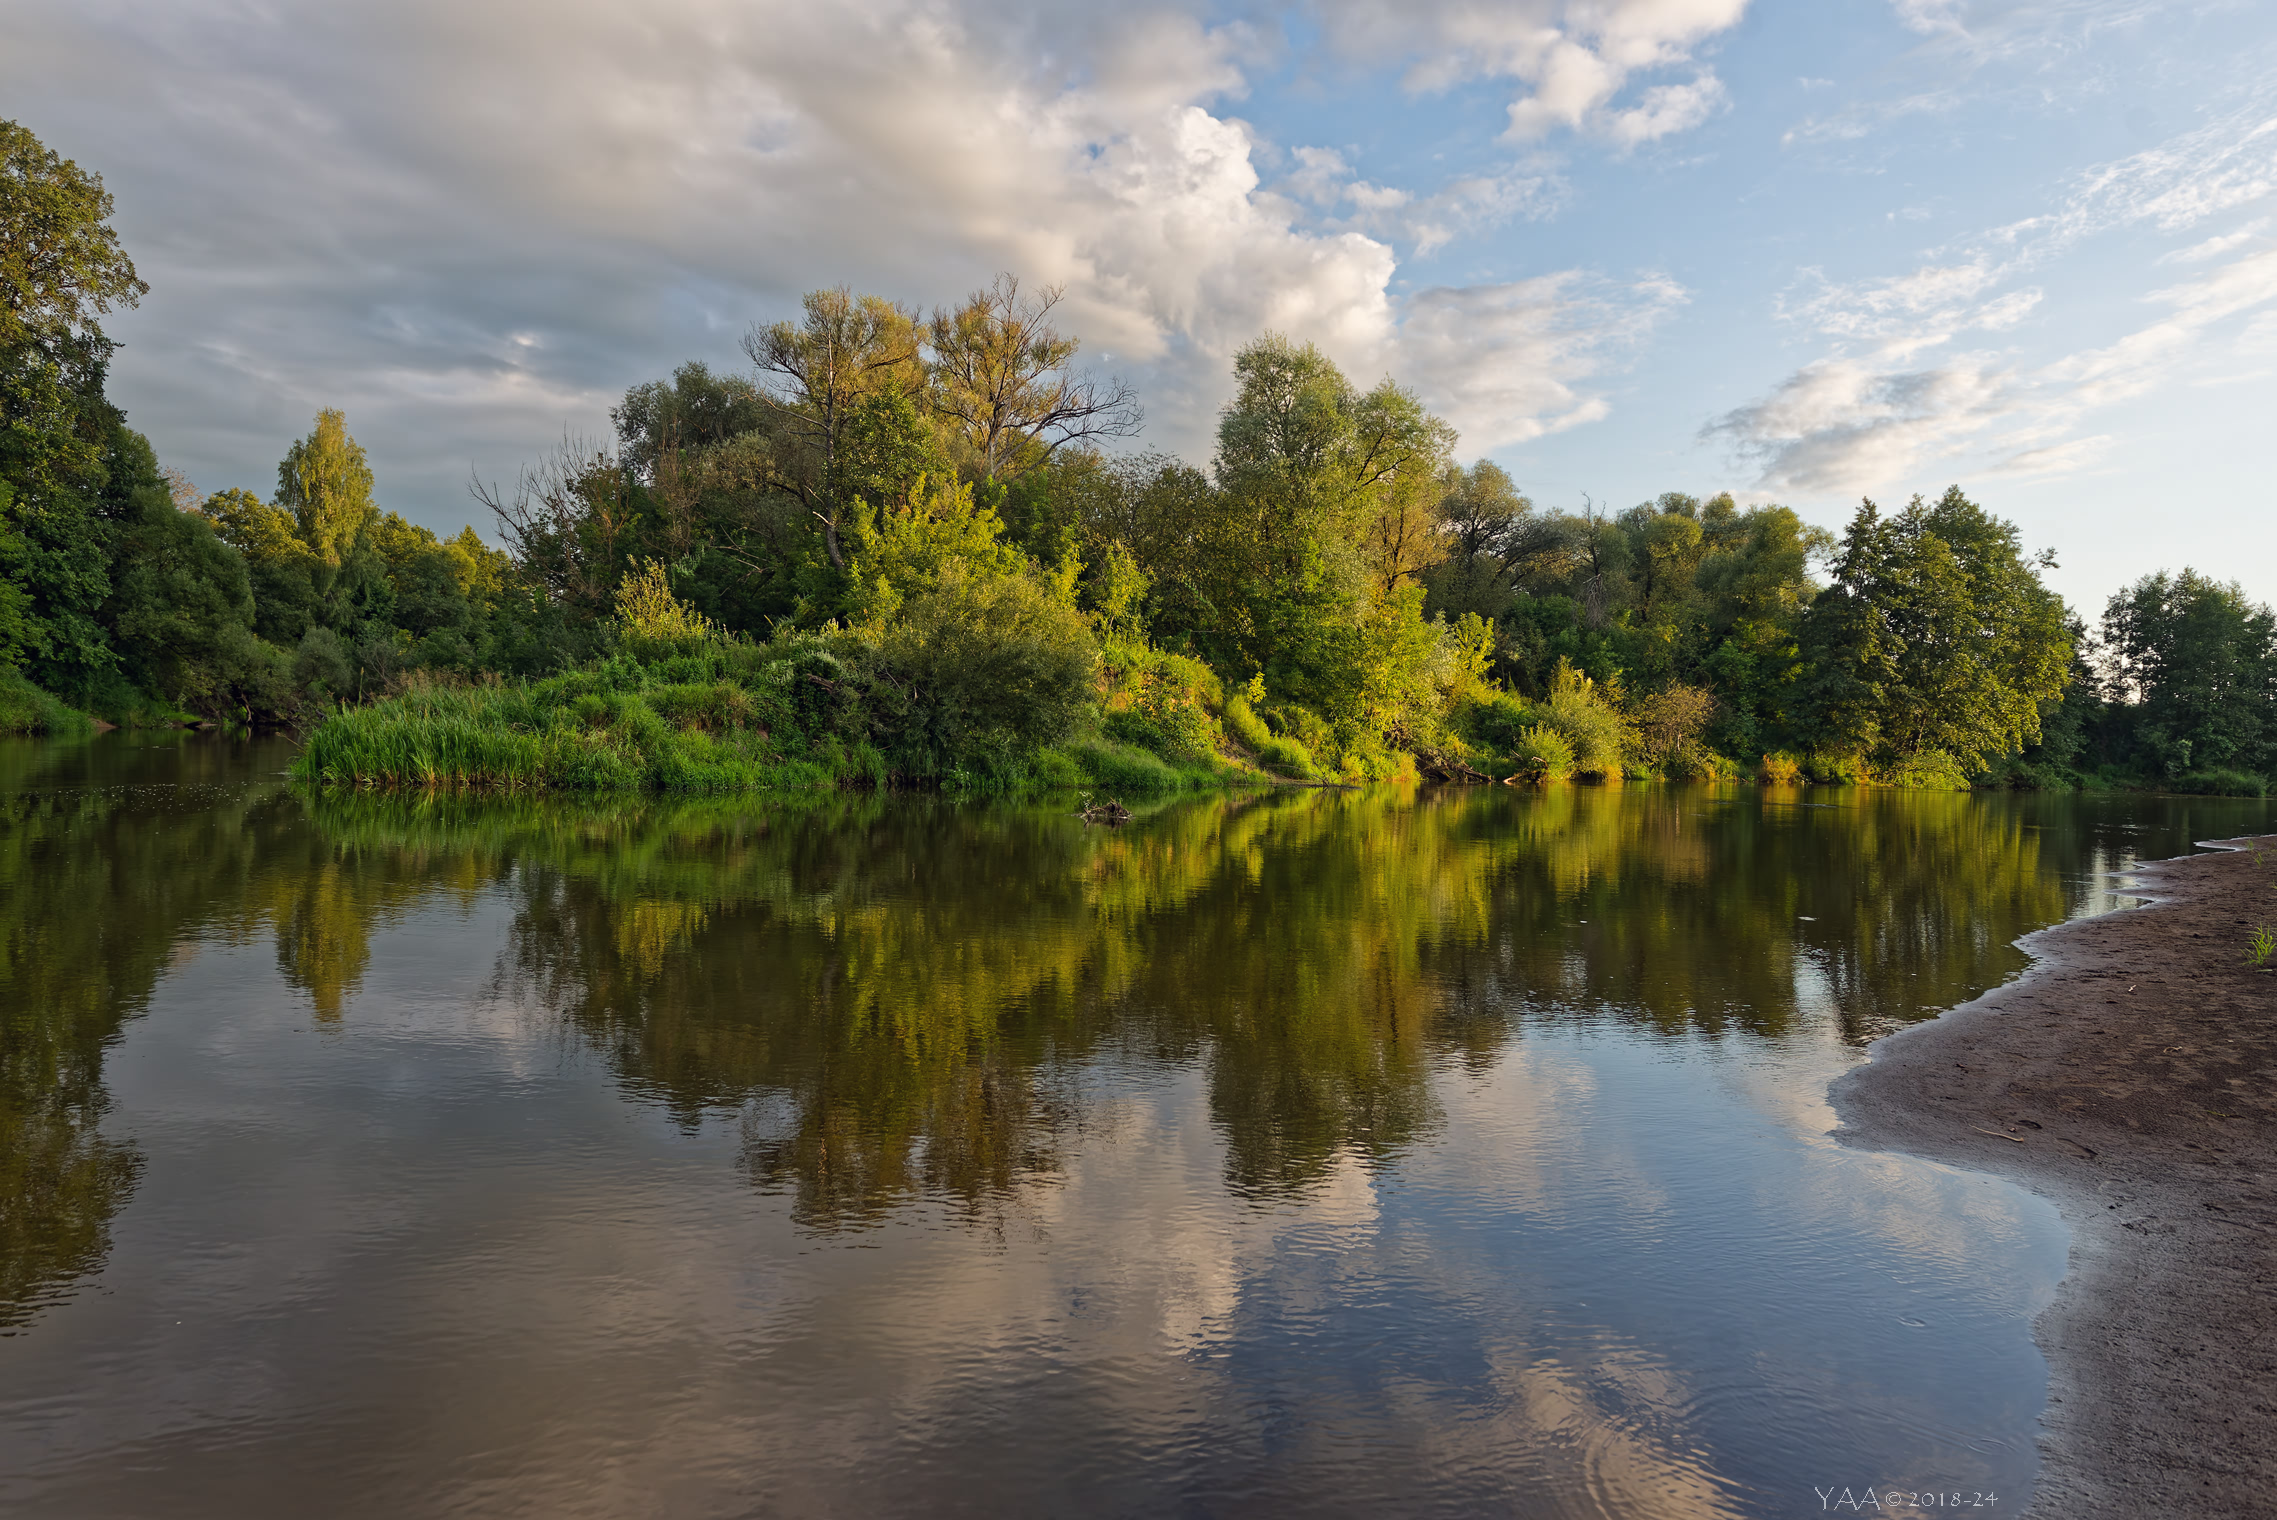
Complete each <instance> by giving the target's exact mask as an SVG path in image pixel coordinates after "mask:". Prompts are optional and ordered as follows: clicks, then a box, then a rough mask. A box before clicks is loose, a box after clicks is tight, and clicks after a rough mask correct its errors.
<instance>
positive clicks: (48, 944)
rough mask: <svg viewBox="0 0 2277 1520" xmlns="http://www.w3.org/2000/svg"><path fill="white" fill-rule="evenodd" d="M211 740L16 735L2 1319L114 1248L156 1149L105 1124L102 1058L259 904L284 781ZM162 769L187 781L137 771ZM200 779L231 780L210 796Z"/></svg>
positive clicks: (2, 889) (57, 1292)
mask: <svg viewBox="0 0 2277 1520" xmlns="http://www.w3.org/2000/svg"><path fill="white" fill-rule="evenodd" d="M216 759H217V757H215V756H214V755H213V754H211V753H210V752H209V751H207V750H202V749H192V750H186V751H180V752H177V751H174V750H170V749H169V750H157V751H139V752H138V751H129V750H124V749H123V747H122V748H121V749H119V750H117V751H115V752H114V751H103V750H99V749H94V748H92V747H88V746H57V745H36V744H27V743H22V742H17V743H13V744H7V745H0V1327H9V1326H15V1325H19V1324H22V1323H24V1322H25V1321H28V1320H29V1319H31V1318H32V1317H33V1316H34V1315H35V1314H37V1313H38V1311H39V1310H40V1309H41V1308H42V1307H43V1306H45V1305H47V1304H50V1303H53V1302H55V1301H57V1300H58V1299H59V1298H61V1297H62V1296H64V1294H65V1293H66V1292H67V1290H68V1288H69V1286H70V1284H71V1283H72V1282H73V1281H74V1280H76V1279H77V1278H78V1277H80V1276H81V1275H82V1274H84V1273H86V1272H88V1271H91V1270H93V1269H94V1268H96V1267H98V1266H100V1265H101V1264H102V1261H103V1259H104V1257H105V1255H106V1254H107V1253H108V1252H109V1249H110V1222H111V1219H112V1217H113V1216H114V1215H115V1214H116V1213H117V1211H118V1209H119V1207H120V1206H121V1205H122V1204H123V1203H124V1202H125V1201H126V1199H127V1196H128V1195H129V1194H130V1193H131V1192H132V1190H133V1187H134V1182H135V1178H136V1177H137V1175H139V1173H140V1172H141V1169H142V1158H141V1156H140V1155H139V1154H138V1153H137V1152H136V1151H135V1149H134V1148H133V1147H132V1146H131V1145H128V1144H125V1143H122V1142H120V1141H118V1140H114V1139H111V1138H110V1137H107V1136H105V1135H104V1134H102V1133H101V1130H100V1124H101V1121H102V1118H103V1115H104V1113H105V1112H106V1111H107V1110H108V1109H109V1107H110V1099H109V1096H108V1094H107V1093H106V1092H105V1090H104V1086H103V1057H104V1053H105V1052H106V1051H107V1050H108V1049H109V1048H110V1046H111V1044H112V1043H113V1042H114V1041H116V1040H117V1038H118V1035H119V1030H120V1028H121V1026H122V1025H123V1024H124V1023H125V1022H126V1021H127V1020H128V1019H129V1018H131V1017H133V1016H134V1015H135V1014H137V1013H139V1012H141V1011H142V1009H143V1007H144V1006H145V1005H146V1004H147V1002H148V1000H149V996H150V990H151V988H152V986H153V985H154V984H155V983H156V982H157V980H158V977H159V975H160V974H161V973H162V972H164V971H165V970H166V969H167V967H168V965H169V964H170V963H172V962H173V961H174V960H175V959H176V958H177V957H178V956H180V955H181V954H183V951H184V946H185V943H186V941H187V940H188V939H189V937H190V936H192V935H194V934H195V933H196V932H198V930H199V929H200V928H201V927H204V926H205V925H208V924H210V923H212V922H213V921H214V920H215V919H216V918H217V917H226V916H227V915H229V914H230V913H232V912H233V911H234V905H235V904H236V903H238V902H240V901H241V900H242V899H243V896H244V893H245V888H246V884H247V882H248V881H249V880H250V879H251V877H252V876H253V875H254V874H255V870H254V864H253V863H254V861H255V860H256V859H257V858H258V857H259V856H260V855H261V854H262V853H263V852H264V846H265V843H266V842H267V841H269V840H271V839H272V838H273V837H274V836H275V834H276V833H277V832H278V830H279V829H280V828H285V829H290V828H295V827H298V828H301V829H302V832H303V833H305V826H304V825H302V824H301V821H300V812H299V809H298V808H297V807H291V806H289V805H288V806H287V807H286V808H285V809H283V810H280V809H279V808H278V807H277V806H276V802H277V797H276V789H275V787H273V786H271V787H266V788H263V787H259V786H254V787H247V786H245V785H243V784H242V782H243V780H244V777H243V775H242V767H241V766H236V767H233V766H231V765H229V764H228V763H227V762H226V761H222V762H221V763H219V764H218V765H217V764H216V763H215V762H216ZM152 769H155V770H156V771H157V772H158V773H160V774H163V775H164V776H165V777H166V779H167V780H169V781H171V780H173V779H174V778H175V777H176V776H181V777H182V778H183V779H184V781H185V782H186V783H188V786H186V787H185V788H184V792H188V795H187V796H185V795H184V792H178V791H176V790H174V789H173V788H172V787H167V788H166V789H164V790H153V789H150V788H147V787H143V786H139V785H137V784H136V783H137V782H138V781H139V780H141V779H143V777H144V774H145V772H146V771H149V770H152ZM201 780H211V781H215V782H221V783H226V784H227V789H226V790H223V791H216V792H214V793H211V794H205V795H200V794H198V793H197V792H194V791H189V787H194V786H195V784H196V783H198V782H199V781H201Z"/></svg>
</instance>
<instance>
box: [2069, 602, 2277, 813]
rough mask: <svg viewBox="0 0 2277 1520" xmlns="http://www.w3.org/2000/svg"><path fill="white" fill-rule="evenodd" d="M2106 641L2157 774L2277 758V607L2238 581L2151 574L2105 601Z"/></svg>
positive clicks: (2112, 670)
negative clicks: (2252, 598) (2250, 595)
mask: <svg viewBox="0 0 2277 1520" xmlns="http://www.w3.org/2000/svg"><path fill="white" fill-rule="evenodd" d="M2103 649H2104V653H2105V658H2106V659H2107V661H2108V663H2109V674H2108V680H2109V684H2110V687H2111V690H2112V694H2113V695H2114V696H2115V697H2116V698H2117V699H2118V700H2119V701H2121V702H2122V703H2125V704H2128V705H2129V707H2130V708H2131V713H2130V716H2131V718H2132V720H2133V729H2134V735H2133V737H2134V742H2135V746H2136V750H2137V753H2138V755H2139V756H2140V758H2141V760H2142V761H2143V763H2144V764H2145V765H2146V766H2147V768H2149V769H2150V770H2151V771H2152V772H2153V773H2154V774H2160V775H2169V776H2171V775H2178V774H2181V773H2183V772H2187V771H2194V770H2197V771H2203V770H2215V769H2233V768H2234V769H2240V770H2246V771H2255V772H2263V771H2267V770H2269V769H2271V768H2272V766H2273V765H2277V614H2272V613H2271V611H2270V609H2269V608H2268V607H2267V606H2266V605H2264V604H2261V603H2256V602H2252V601H2249V600H2248V599H2247V598H2246V595H2245V592H2244V591H2243V589H2241V588H2240V587H2239V586H2238V584H2237V583H2236V582H2235V581H2231V582H2227V583H2224V582H2221V581H2216V580H2214V579H2212V578H2211V577H2208V576H2204V575H2201V574H2199V573H2198V572H2197V571H2195V570H2191V569H2184V570H2183V572H2182V573H2181V574H2180V575H2169V574H2168V573H2167V572H2165V571H2163V570H2161V571H2159V572H2157V573H2156V574H2152V575H2146V576H2144V577H2143V578H2142V579H2141V580H2139V581H2137V582H2135V583H2134V584H2133V585H2132V586H2129V587H2127V588H2126V589H2125V590H2123V591H2121V592H2119V593H2118V594H2117V595H2116V596H2114V597H2112V598H2111V601H2110V604H2109V606H2108V607H2106V608H2105V609H2104V613H2103Z"/></svg>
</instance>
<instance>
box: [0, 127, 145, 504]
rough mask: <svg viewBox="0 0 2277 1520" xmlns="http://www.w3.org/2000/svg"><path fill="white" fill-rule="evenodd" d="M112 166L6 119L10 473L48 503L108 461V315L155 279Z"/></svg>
mask: <svg viewBox="0 0 2277 1520" xmlns="http://www.w3.org/2000/svg"><path fill="white" fill-rule="evenodd" d="M111 206H112V202H111V195H110V192H109V191H107V190H105V189H104V188H103V177H102V176H101V175H99V174H89V173H87V172H86V171H84V170H82V169H81V168H80V167H79V166H78V165H77V164H75V163H73V162H72V161H71V160H69V159H67V158H63V157H61V156H59V155H58V154H56V153H55V152H53V151H52V150H50V149H49V148H47V147H46V146H45V145H44V144H42V143H41V142H40V140H39V139H38V138H37V137H34V136H33V135H32V134H31V132H30V131H29V130H27V129H26V128H24V127H23V126H21V125H19V124H18V123H16V122H13V121H0V478H5V479H7V480H10V481H12V482H13V483H14V484H15V486H16V489H17V491H18V492H19V493H20V494H22V495H23V496H25V497H26V498H28V501H27V505H32V506H38V505H44V504H45V498H47V497H49V496H51V495H53V494H54V493H55V492H56V491H58V490H61V489H86V488H88V487H89V486H90V485H91V478H90V477H91V476H92V474H93V473H94V472H96V471H98V470H99V469H100V456H101V453H102V450H103V447H104V435H105V431H106V425H107V422H108V420H109V419H108V418H107V417H98V416H95V415H94V413H95V412H97V411H101V410H105V409H104V408H103V405H102V390H103V375H104V371H105V368H106V367H107V366H108V364H109V362H110V357H111V353H112V350H113V348H114V347H115V345H114V344H113V343H112V342H111V340H110V338H109V337H107V336H106V335H105V334H104V332H103V328H102V324H101V323H100V321H99V320H98V318H100V317H102V316H105V315H107V314H108V313H109V312H110V311H111V309H112V307H113V306H114V305H117V306H133V305H134V304H135V303H136V302H138V301H139V300H140V299H141V298H142V297H143V295H144V294H146V293H147V292H148V291H149V289H150V287H149V286H148V285H146V284H144V283H143V282H142V280H141V279H140V278H138V277H137V276H136V274H135V272H134V262H133V260H131V259H129V258H128V257H127V255H126V251H125V250H124V249H123V248H122V247H120V245H119V236H118V233H117V232H116V231H115V230H113V229H112V227H111V225H110V216H111Z"/></svg>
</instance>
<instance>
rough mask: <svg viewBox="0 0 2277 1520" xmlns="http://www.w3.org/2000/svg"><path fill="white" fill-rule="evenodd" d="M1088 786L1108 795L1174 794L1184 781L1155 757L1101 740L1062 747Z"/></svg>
mask: <svg viewBox="0 0 2277 1520" xmlns="http://www.w3.org/2000/svg"><path fill="white" fill-rule="evenodd" d="M1065 754H1066V756H1067V758H1068V759H1070V760H1072V761H1074V763H1075V764H1076V765H1077V766H1079V767H1081V769H1082V773H1083V776H1084V777H1085V779H1087V780H1088V781H1089V782H1090V783H1091V784H1092V785H1094V786H1097V787H1099V788H1101V789H1103V790H1105V791H1109V792H1174V791H1177V790H1178V789H1179V788H1180V787H1182V786H1183V785H1185V778H1184V777H1182V776H1180V775H1179V773H1178V772H1177V771H1175V770H1173V769H1171V768H1170V766H1168V765H1166V764H1164V763H1163V761H1162V758H1161V757H1160V756H1159V755H1152V754H1149V753H1147V752H1146V751H1145V750H1143V749H1133V748H1132V747H1131V746H1129V745H1127V744H1116V743H1113V742H1111V741H1109V740H1104V739H1078V740H1076V741H1075V742H1074V743H1072V744H1069V745H1067V746H1066V747H1065Z"/></svg>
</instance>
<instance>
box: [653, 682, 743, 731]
mask: <svg viewBox="0 0 2277 1520" xmlns="http://www.w3.org/2000/svg"><path fill="white" fill-rule="evenodd" d="M648 705H649V706H650V707H652V708H654V709H655V710H656V714H657V716H658V717H660V718H662V719H663V720H664V721H665V722H667V723H669V724H671V725H672V726H673V727H675V728H678V729H680V730H682V731H683V732H688V731H693V732H697V733H706V734H717V733H725V732H726V731H727V730H729V729H732V728H745V727H749V726H750V725H751V724H752V722H753V720H754V719H755V718H756V717H757V715H758V704H757V703H755V702H754V701H752V700H751V693H749V692H748V691H745V690H744V689H743V688H742V687H740V686H738V685H736V684H735V683H734V682H732V681H712V682H708V683H705V684H702V685H699V684H697V683H695V682H693V681H689V682H683V683H681V684H679V685H675V686H665V687H661V688H659V689H658V690H656V691H652V692H650V693H649V694H648Z"/></svg>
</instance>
